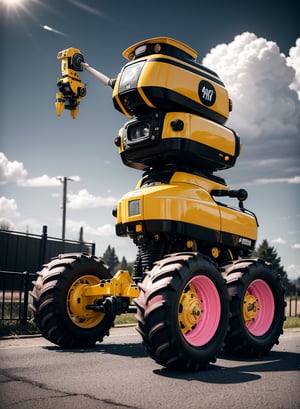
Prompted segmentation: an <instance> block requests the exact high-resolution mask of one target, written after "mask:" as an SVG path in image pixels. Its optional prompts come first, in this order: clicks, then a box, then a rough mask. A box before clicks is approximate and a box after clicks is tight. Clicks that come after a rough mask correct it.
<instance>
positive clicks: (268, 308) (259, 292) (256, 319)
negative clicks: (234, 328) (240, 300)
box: [243, 279, 275, 337]
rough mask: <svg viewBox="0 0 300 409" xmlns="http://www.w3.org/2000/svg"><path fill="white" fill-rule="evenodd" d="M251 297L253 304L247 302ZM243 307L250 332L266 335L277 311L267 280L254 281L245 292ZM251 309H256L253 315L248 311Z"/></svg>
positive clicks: (255, 334) (256, 334)
mask: <svg viewBox="0 0 300 409" xmlns="http://www.w3.org/2000/svg"><path fill="white" fill-rule="evenodd" d="M250 299H251V301H252V304H251V302H248V303H247V300H248V301H250ZM243 308H244V320H245V324H246V327H247V330H248V331H249V332H250V334H252V335H254V336H257V337H259V336H262V335H264V334H265V333H266V332H267V331H268V330H269V329H270V327H271V325H272V322H273V318H274V313H275V302H274V297H273V293H272V291H271V289H270V287H269V285H268V284H267V283H266V282H265V281H263V280H260V279H258V280H254V281H252V283H251V284H250V285H249V287H248V288H247V291H246V293H245V298H244V306H243ZM251 309H252V311H254V312H253V316H252V317H251V316H249V314H250V313H249V314H248V312H247V311H248V310H249V311H251ZM249 318H252V319H250V320H249Z"/></svg>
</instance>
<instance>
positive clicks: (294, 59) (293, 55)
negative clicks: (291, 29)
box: [287, 38, 300, 99]
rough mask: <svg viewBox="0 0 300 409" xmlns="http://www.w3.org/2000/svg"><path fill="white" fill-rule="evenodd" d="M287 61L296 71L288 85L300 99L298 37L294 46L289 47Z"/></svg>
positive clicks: (299, 43)
mask: <svg viewBox="0 0 300 409" xmlns="http://www.w3.org/2000/svg"><path fill="white" fill-rule="evenodd" d="M287 63H288V65H289V66H291V67H293V68H294V70H295V71H296V73H295V78H294V81H293V82H292V83H291V85H290V87H291V89H293V90H295V91H296V92H297V93H298V98H299V99H300V38H297V40H296V45H295V47H292V48H291V49H290V55H289V57H287Z"/></svg>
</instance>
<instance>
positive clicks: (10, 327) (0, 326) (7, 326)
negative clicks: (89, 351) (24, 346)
mask: <svg viewBox="0 0 300 409" xmlns="http://www.w3.org/2000/svg"><path fill="white" fill-rule="evenodd" d="M136 323H137V320H136V318H135V314H134V313H127V314H121V315H117V317H116V319H115V325H126V324H127V325H128V324H136ZM283 328H284V329H288V328H300V317H288V318H287V319H286V321H285V322H284V325H283ZM35 334H39V330H38V328H37V327H36V325H35V324H34V322H33V321H28V322H27V323H26V325H24V324H20V323H18V322H14V321H0V337H7V336H19V335H35Z"/></svg>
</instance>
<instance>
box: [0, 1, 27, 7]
mask: <svg viewBox="0 0 300 409" xmlns="http://www.w3.org/2000/svg"><path fill="white" fill-rule="evenodd" d="M24 2H25V0H0V4H1V3H2V4H4V5H5V6H7V7H18V6H21V5H22V4H23V3H24Z"/></svg>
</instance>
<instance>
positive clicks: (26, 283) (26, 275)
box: [21, 271, 29, 325]
mask: <svg viewBox="0 0 300 409" xmlns="http://www.w3.org/2000/svg"><path fill="white" fill-rule="evenodd" d="M23 274H24V287H23V290H24V304H23V315H22V318H21V324H23V325H26V323H27V310H28V288H29V273H28V271H25V272H24V273H23Z"/></svg>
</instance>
